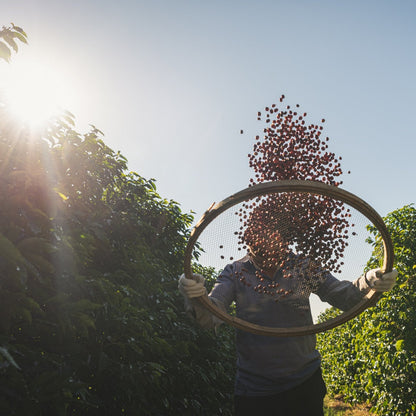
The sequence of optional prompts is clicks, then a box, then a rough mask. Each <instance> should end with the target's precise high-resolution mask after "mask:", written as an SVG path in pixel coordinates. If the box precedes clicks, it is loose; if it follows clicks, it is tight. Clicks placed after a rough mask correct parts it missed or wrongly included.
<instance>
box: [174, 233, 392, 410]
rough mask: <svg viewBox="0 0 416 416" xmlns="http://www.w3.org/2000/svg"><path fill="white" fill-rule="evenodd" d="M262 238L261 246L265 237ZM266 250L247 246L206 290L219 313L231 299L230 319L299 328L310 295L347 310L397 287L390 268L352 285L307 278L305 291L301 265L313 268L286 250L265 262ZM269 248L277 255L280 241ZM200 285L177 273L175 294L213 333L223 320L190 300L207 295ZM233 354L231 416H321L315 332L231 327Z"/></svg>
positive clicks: (306, 320)
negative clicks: (273, 333) (284, 333)
mask: <svg viewBox="0 0 416 416" xmlns="http://www.w3.org/2000/svg"><path fill="white" fill-rule="evenodd" d="M277 240H278V241H279V239H277ZM261 241H262V244H263V245H264V243H265V241H266V240H265V239H264V238H263V239H261ZM270 247H271V249H269V250H264V247H260V246H256V247H254V248H253V247H250V246H249V247H248V253H247V255H246V256H244V257H243V258H242V259H239V260H237V261H234V262H233V263H230V264H228V265H227V266H226V267H225V268H224V270H223V271H222V272H221V274H220V275H219V276H218V278H217V279H216V282H215V285H214V287H213V289H212V291H211V292H210V293H209V298H210V300H211V301H212V302H214V303H215V305H216V306H218V307H219V308H221V309H222V310H227V308H228V307H229V305H230V304H231V303H232V302H235V306H236V316H237V317H238V318H241V319H243V320H245V321H248V322H251V323H255V324H259V325H263V326H268V327H294V326H305V325H311V324H312V322H313V321H312V315H311V310H310V305H309V294H310V293H311V292H313V293H315V294H316V295H318V296H319V297H320V299H321V300H322V301H323V302H328V303H329V304H330V305H332V306H335V307H336V308H338V309H341V310H344V311H345V310H348V309H350V308H351V306H353V305H355V304H356V303H357V302H358V301H359V300H361V299H362V297H363V296H364V295H365V294H366V293H368V291H369V290H370V289H374V290H376V291H380V292H384V291H388V290H390V289H392V288H393V286H394V285H395V282H396V277H397V271H396V270H393V271H392V272H389V273H384V274H381V272H380V269H372V270H369V271H368V272H366V273H365V274H364V275H362V276H360V277H359V278H358V279H356V280H355V281H354V282H350V281H344V280H338V279H337V278H335V277H334V276H333V275H332V274H331V273H330V272H321V273H320V274H319V278H318V279H309V280H306V281H307V282H312V284H310V285H306V286H305V272H308V271H309V272H311V271H313V270H316V269H313V268H310V267H308V265H306V266H305V264H311V263H310V262H309V263H308V262H307V261H305V259H304V258H303V259H302V258H301V259H299V258H298V256H296V255H294V254H293V253H291V252H290V253H289V252H286V257H287V258H286V261H283V262H282V261H279V262H278V263H276V262H273V261H270V258H273V255H272V252H273V244H269V248H270ZM274 247H275V248H276V247H277V248H276V250H281V249H282V244H281V240H280V242H279V244H274ZM261 248H263V249H261ZM283 251H284V250H283ZM266 253H267V254H266ZM274 254H276V253H274ZM276 258H277V257H275V259H276ZM299 263H301V264H303V266H301V267H300V266H299ZM273 264H274V265H275V266H273ZM277 264H278V265H277ZM300 271H302V272H300ZM287 276H290V278H288V277H287ZM204 281H205V278H204V277H203V276H202V275H199V274H194V275H193V279H187V278H186V277H185V275H182V276H180V278H179V291H180V292H181V293H182V295H183V296H184V299H185V306H186V310H187V311H189V312H191V313H192V315H193V316H194V317H195V319H196V320H197V322H198V323H199V324H200V325H201V326H202V327H204V328H215V329H216V328H217V327H218V326H219V325H221V323H222V322H221V321H220V320H219V318H217V317H216V316H214V315H213V314H211V313H210V312H209V311H208V310H206V309H205V308H204V307H203V306H202V305H201V304H200V303H199V302H198V301H196V298H197V297H200V296H204V295H205V294H207V291H206V288H205V286H204ZM259 281H262V284H261V286H260V290H257V291H255V290H253V288H255V287H258V288H259ZM317 282H318V283H317ZM269 287H274V288H276V287H277V288H278V290H277V291H274V293H276V292H277V293H278V294H279V295H278V297H277V298H276V296H267V294H265V293H266V292H267V288H269ZM305 287H307V290H305ZM262 288H263V289H262ZM299 288H302V290H299ZM236 350H237V372H236V376H235V390H234V408H235V415H236V416H246V415H253V414H259V415H262V416H267V415H284V416H322V415H323V399H324V396H325V395H326V387H325V383H324V381H323V379H322V373H321V362H320V354H319V352H318V351H317V349H316V336H315V335H305V336H293V337H267V336H263V335H257V334H253V333H251V332H247V331H243V330H240V329H237V330H236Z"/></svg>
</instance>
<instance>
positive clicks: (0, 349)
mask: <svg viewBox="0 0 416 416" xmlns="http://www.w3.org/2000/svg"><path fill="white" fill-rule="evenodd" d="M0 354H1V355H3V357H4V358H5V359H6V360H7V361H8V362H9V363H10V364H11V365H12V366H13V367H15V368H17V369H18V370H21V368H20V367H19V366H18V365H17V363H16V361H15V360H14V358H13V357H12V356H11V354H10V353H9V351H7V349H6V348H4V347H0Z"/></svg>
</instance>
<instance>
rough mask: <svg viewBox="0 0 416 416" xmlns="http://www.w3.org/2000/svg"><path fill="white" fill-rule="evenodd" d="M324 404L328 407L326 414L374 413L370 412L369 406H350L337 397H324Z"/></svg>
mask: <svg viewBox="0 0 416 416" xmlns="http://www.w3.org/2000/svg"><path fill="white" fill-rule="evenodd" d="M324 404H325V407H326V408H327V409H328V416H341V415H342V416H374V413H371V412H370V407H369V406H366V405H359V406H351V405H349V404H347V403H344V402H343V401H342V400H341V398H339V397H335V398H329V397H326V398H325V402H324Z"/></svg>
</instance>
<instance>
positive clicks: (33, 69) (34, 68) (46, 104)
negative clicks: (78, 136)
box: [0, 59, 70, 127]
mask: <svg viewBox="0 0 416 416" xmlns="http://www.w3.org/2000/svg"><path fill="white" fill-rule="evenodd" d="M0 90H1V93H2V96H1V99H2V100H3V102H4V103H5V105H6V106H7V108H8V109H9V111H10V113H11V114H13V116H14V117H16V118H17V119H19V120H20V121H21V122H23V123H25V124H28V125H30V126H31V127H39V126H41V125H42V124H44V123H45V122H46V121H47V120H48V119H50V118H51V117H52V116H53V115H54V114H56V113H57V112H59V111H60V109H61V108H63V107H65V103H66V102H67V99H68V98H69V95H70V92H69V88H68V86H67V85H66V83H65V82H64V81H63V79H62V78H61V77H60V74H59V72H58V71H57V70H56V69H54V68H52V67H51V66H49V65H45V64H42V63H41V62H40V60H33V59H32V60H30V59H26V60H16V61H15V62H12V63H10V64H1V68H0Z"/></svg>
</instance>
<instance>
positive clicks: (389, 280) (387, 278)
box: [364, 269, 398, 292]
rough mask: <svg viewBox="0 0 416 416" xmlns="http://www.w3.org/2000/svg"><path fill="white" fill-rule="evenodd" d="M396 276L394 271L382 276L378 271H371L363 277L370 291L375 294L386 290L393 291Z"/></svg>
mask: <svg viewBox="0 0 416 416" xmlns="http://www.w3.org/2000/svg"><path fill="white" fill-rule="evenodd" d="M397 275H398V273H397V270H396V269H393V270H392V271H391V272H388V273H384V274H382V273H381V270H380V269H372V270H369V271H368V272H367V273H366V274H365V276H364V277H365V281H366V282H367V284H368V286H370V287H371V289H374V290H375V291H376V292H387V291H388V290H391V289H393V287H394V285H395V284H396V277H397Z"/></svg>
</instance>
